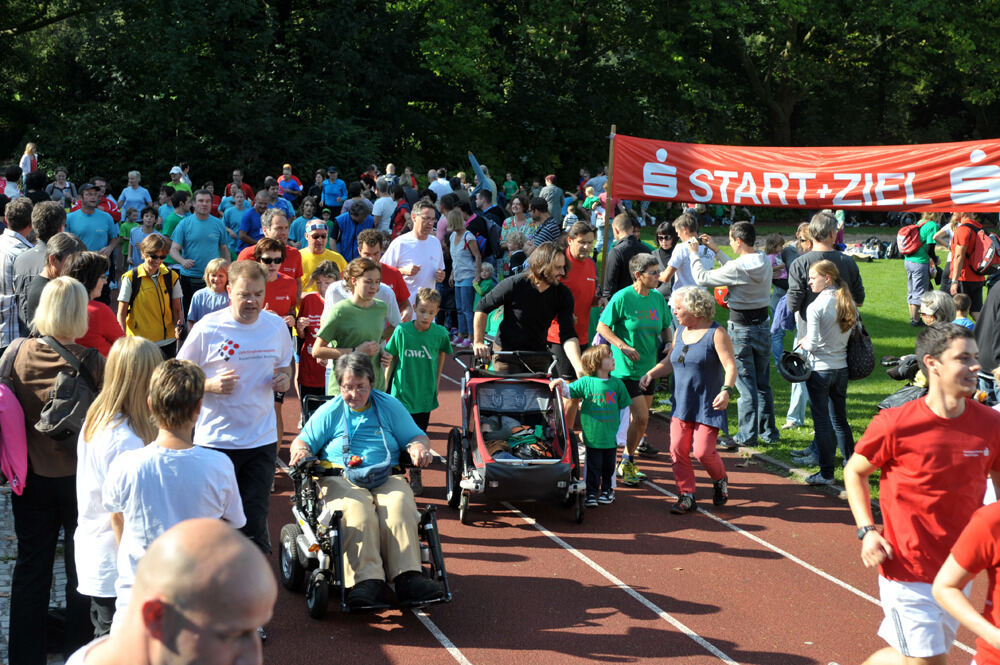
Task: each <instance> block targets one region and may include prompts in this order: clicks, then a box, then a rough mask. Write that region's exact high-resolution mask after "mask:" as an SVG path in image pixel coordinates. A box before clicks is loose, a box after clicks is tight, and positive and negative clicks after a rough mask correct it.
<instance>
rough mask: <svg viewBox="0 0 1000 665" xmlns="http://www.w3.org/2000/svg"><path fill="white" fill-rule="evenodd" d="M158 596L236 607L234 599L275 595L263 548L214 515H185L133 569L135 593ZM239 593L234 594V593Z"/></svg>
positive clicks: (192, 605) (184, 604) (188, 605)
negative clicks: (206, 517)
mask: <svg viewBox="0 0 1000 665" xmlns="http://www.w3.org/2000/svg"><path fill="white" fill-rule="evenodd" d="M140 593H143V594H144V595H145V596H147V597H148V596H152V595H156V596H160V597H162V598H164V599H165V600H167V601H168V602H171V603H173V604H176V605H177V606H178V607H180V608H182V609H198V608H210V607H211V606H212V605H214V604H215V603H216V602H221V603H225V604H226V605H227V606H229V607H233V606H238V605H239V604H240V603H239V602H237V600H236V598H237V597H239V598H243V597H246V598H247V599H248V600H250V598H251V597H253V596H257V595H260V596H263V597H269V598H270V599H271V602H272V603H273V600H274V597H275V596H276V594H277V586H276V585H275V581H274V574H273V573H272V572H271V569H270V567H269V566H268V564H267V560H266V559H265V558H264V555H263V554H261V552H260V550H259V549H257V547H255V546H254V544H253V543H252V542H250V540H249V539H247V538H246V537H245V536H244V535H243V534H241V533H240V532H239V531H237V530H235V529H233V528H232V527H231V526H228V525H227V524H226V523H225V522H222V521H220V520H214V519H196V520H187V521H185V522H181V523H180V524H178V525H176V526H175V527H173V528H172V529H169V530H168V531H166V532H165V533H164V534H163V535H161V536H160V537H159V538H157V539H156V540H155V541H154V542H153V544H152V545H151V546H150V547H149V549H148V550H147V551H146V554H145V555H144V556H143V558H142V559H141V560H140V561H139V564H138V566H137V567H136V571H135V595H136V597H138V595H139V594H140ZM234 594H235V596H234Z"/></svg>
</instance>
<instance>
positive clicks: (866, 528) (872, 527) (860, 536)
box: [858, 524, 878, 540]
mask: <svg viewBox="0 0 1000 665" xmlns="http://www.w3.org/2000/svg"><path fill="white" fill-rule="evenodd" d="M869 531H878V527H877V526H875V525H874V524H869V525H867V526H863V527H861V528H859V529H858V540H864V539H865V534H866V533H868V532H869Z"/></svg>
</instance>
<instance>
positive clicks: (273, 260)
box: [260, 256, 283, 265]
mask: <svg viewBox="0 0 1000 665" xmlns="http://www.w3.org/2000/svg"><path fill="white" fill-rule="evenodd" d="M282 260H283V259H281V258H279V257H274V258H270V257H266V256H262V257H260V262H261V263H263V264H265V265H274V264H275V263H281V262H282Z"/></svg>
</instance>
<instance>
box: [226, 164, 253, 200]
mask: <svg viewBox="0 0 1000 665" xmlns="http://www.w3.org/2000/svg"><path fill="white" fill-rule="evenodd" d="M233 187H237V188H239V189H241V190H243V193H244V194H245V195H246V197H247V201H253V197H254V191H253V187H251V186H250V185H248V184H246V183H245V182H243V169H233V181H232V182H231V183H229V184H228V185H226V196H232V195H233Z"/></svg>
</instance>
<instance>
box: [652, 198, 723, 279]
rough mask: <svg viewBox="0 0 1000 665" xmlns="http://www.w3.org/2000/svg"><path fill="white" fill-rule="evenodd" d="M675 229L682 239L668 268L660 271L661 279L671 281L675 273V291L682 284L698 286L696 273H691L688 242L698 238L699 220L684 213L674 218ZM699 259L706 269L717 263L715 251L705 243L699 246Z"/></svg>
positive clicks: (672, 255) (675, 247)
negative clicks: (695, 277)
mask: <svg viewBox="0 0 1000 665" xmlns="http://www.w3.org/2000/svg"><path fill="white" fill-rule="evenodd" d="M674 229H675V230H676V231H677V237H678V238H680V240H678V241H677V243H676V244H675V245H674V251H673V253H671V255H670V260H669V261H667V267H666V269H665V270H664V271H663V272H662V273H660V281H661V282H667V283H669V282H670V280H671V278H673V276H674V275H677V281H676V282H674V291H676V290H677V289H679V288H681V287H682V286H698V282H696V281H695V279H694V275H693V274H692V273H691V263H690V262H691V260H692V259H691V251H690V250H689V249H688V246H687V243H688V241H689V240H691V239H695V240H697V239H698V220H697V219H695V217H694V215H688V214H683V215H681V216H680V217H678V218H677V219H675V220H674ZM698 259H699V260H700V261H701V265H702V266H704V267H705V270H711V269H712V267H713V266H714V265H715V252H713V251H712V250H710V249H708V248H707V247H705V246H704V245H699V246H698Z"/></svg>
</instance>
